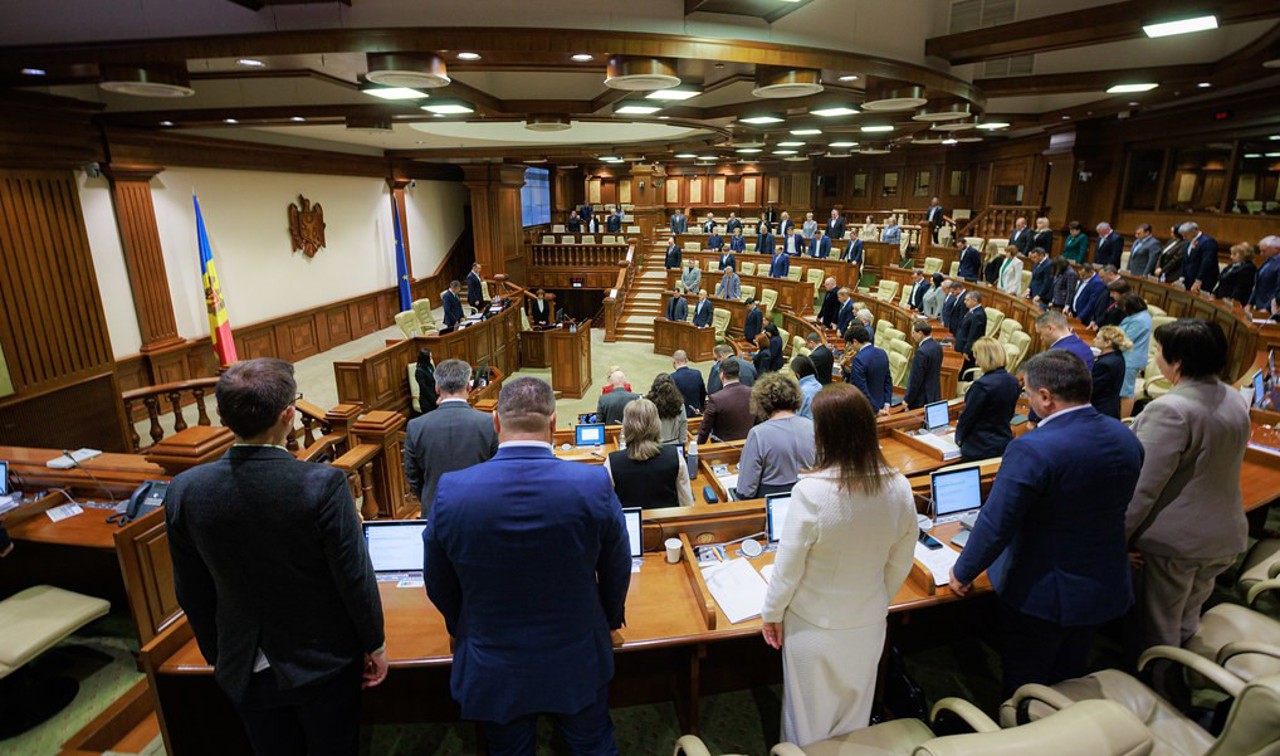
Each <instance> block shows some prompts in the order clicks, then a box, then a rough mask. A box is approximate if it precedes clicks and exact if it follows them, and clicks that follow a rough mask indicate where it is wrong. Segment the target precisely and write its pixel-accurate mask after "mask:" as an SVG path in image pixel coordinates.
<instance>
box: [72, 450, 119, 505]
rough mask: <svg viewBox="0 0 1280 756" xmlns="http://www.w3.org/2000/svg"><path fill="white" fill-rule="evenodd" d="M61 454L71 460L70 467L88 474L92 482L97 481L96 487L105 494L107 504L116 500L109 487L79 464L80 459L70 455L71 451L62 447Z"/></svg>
mask: <svg viewBox="0 0 1280 756" xmlns="http://www.w3.org/2000/svg"><path fill="white" fill-rule="evenodd" d="M62 455H63V456H64V457H66V458H67V459H69V460H71V466H72V467H74V468H76V469H77V470H81V471H83V472H84V474H85V475H88V476H89V479H90V480H92V481H93V482H94V483H97V484H98V488H100V489H102V492H103V493H105V494H106V495H107V503H108V504H114V503H115V502H116V497H115V496H114V495H112V493H111V490H110V489H108V488H107V487H106V486H104V485H102V481H100V480H98V476H97V475H94V474H93V473H92V472H91V471H90V470H89V468H87V467H85V466H84V465H81V464H80V460H78V459H76V458H75V457H73V456H71V452H69V451H67V450H66V449H63V450H62Z"/></svg>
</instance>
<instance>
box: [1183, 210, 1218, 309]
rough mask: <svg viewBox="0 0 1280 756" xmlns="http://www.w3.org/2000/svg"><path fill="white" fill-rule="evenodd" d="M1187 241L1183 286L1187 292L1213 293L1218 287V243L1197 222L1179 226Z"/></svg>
mask: <svg viewBox="0 0 1280 756" xmlns="http://www.w3.org/2000/svg"><path fill="white" fill-rule="evenodd" d="M1178 233H1179V234H1180V235H1181V236H1182V238H1183V239H1186V240H1187V258H1186V261H1185V262H1183V263H1182V285H1183V286H1185V287H1187V291H1193V292H1194V291H1201V290H1203V291H1213V290H1214V288H1215V287H1216V286H1217V285H1218V242H1217V240H1215V239H1214V238H1213V237H1212V236H1209V235H1208V234H1206V233H1204V232H1203V231H1201V230H1200V226H1199V225H1198V224H1196V223H1195V222H1187V223H1183V224H1182V225H1181V226H1178Z"/></svg>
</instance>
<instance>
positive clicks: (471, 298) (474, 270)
mask: <svg viewBox="0 0 1280 756" xmlns="http://www.w3.org/2000/svg"><path fill="white" fill-rule="evenodd" d="M483 283H484V281H483V279H481V278H480V263H471V272H470V273H468V274H467V304H469V305H471V307H472V308H474V309H476V310H479V309H480V308H482V307H484V286H483Z"/></svg>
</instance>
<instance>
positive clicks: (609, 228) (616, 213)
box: [604, 207, 622, 234]
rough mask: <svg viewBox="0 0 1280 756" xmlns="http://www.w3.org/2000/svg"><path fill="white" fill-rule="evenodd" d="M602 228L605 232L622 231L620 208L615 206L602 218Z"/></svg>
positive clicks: (615, 232) (614, 232)
mask: <svg viewBox="0 0 1280 756" xmlns="http://www.w3.org/2000/svg"><path fill="white" fill-rule="evenodd" d="M604 230H605V232H606V233H610V234H617V233H621V232H622V209H621V208H618V207H615V208H613V212H611V213H609V215H608V217H606V218H605V219H604Z"/></svg>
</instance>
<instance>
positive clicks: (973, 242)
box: [964, 236, 985, 249]
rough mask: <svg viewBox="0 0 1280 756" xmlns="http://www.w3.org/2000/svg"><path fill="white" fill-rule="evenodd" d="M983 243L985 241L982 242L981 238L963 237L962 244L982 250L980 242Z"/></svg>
mask: <svg viewBox="0 0 1280 756" xmlns="http://www.w3.org/2000/svg"><path fill="white" fill-rule="evenodd" d="M983 241H985V240H984V239H983V238H982V237H981V236H966V237H964V243H965V244H968V245H969V246H970V247H973V248H974V249H982V242H983Z"/></svg>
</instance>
